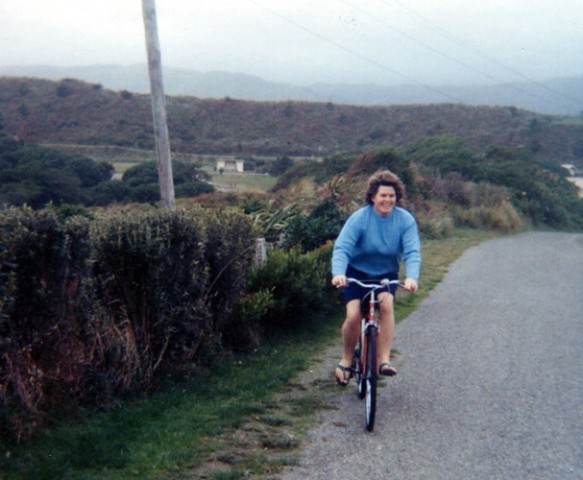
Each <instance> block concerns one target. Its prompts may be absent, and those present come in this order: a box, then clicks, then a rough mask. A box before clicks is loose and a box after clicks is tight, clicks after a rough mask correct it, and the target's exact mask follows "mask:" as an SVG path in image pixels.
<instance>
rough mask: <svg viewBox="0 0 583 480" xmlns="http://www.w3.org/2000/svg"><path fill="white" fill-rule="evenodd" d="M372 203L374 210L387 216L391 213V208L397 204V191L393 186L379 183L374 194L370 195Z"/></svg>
mask: <svg viewBox="0 0 583 480" xmlns="http://www.w3.org/2000/svg"><path fill="white" fill-rule="evenodd" d="M372 204H373V206H374V209H375V212H377V213H378V214H379V215H381V216H383V217H388V216H389V215H390V214H391V213H393V209H394V208H395V205H396V204H397V192H396V191H395V188H394V187H389V186H386V185H381V186H380V187H379V189H378V191H377V193H376V194H375V196H374V197H372Z"/></svg>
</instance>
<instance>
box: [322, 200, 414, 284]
mask: <svg viewBox="0 0 583 480" xmlns="http://www.w3.org/2000/svg"><path fill="white" fill-rule="evenodd" d="M401 259H403V260H404V261H405V265H406V268H407V278H412V279H414V280H416V281H419V269H420V266H421V248H420V242H419V234H418V231H417V223H416V222H415V219H414V218H413V215H411V214H410V213H409V212H408V211H407V210H404V209H403V208H400V207H395V208H394V209H393V212H392V213H391V215H389V216H388V217H383V216H381V215H379V214H377V213H376V212H375V210H374V207H373V206H372V205H367V206H366V207H363V208H361V209H359V210H357V211H356V212H354V213H353V214H352V215H351V216H350V218H349V219H348V220H347V221H346V223H345V224H344V227H342V230H341V231H340V234H339V235H338V238H337V239H336V242H335V244H334V251H333V254H332V275H333V276H336V275H345V274H346V269H347V267H348V265H350V266H352V267H353V268H356V269H357V270H360V271H361V272H364V273H366V274H368V275H370V276H371V277H375V276H379V275H382V274H384V273H388V272H391V273H398V272H399V265H400V262H401Z"/></svg>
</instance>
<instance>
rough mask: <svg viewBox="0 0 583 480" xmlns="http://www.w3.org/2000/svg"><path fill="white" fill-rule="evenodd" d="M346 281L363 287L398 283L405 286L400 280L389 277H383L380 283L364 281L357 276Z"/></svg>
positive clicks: (379, 286)
mask: <svg viewBox="0 0 583 480" xmlns="http://www.w3.org/2000/svg"><path fill="white" fill-rule="evenodd" d="M346 281H347V282H349V283H356V284H358V285H360V286H361V287H363V288H383V287H388V286H389V285H398V286H399V287H404V286H405V284H404V283H403V282H401V281H400V280H389V279H388V278H383V279H382V280H380V283H363V282H361V281H360V280H358V279H356V278H347V279H346Z"/></svg>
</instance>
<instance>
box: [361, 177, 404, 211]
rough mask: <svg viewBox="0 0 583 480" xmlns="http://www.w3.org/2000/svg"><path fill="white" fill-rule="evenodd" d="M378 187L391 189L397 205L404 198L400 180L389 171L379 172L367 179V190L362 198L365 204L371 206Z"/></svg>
mask: <svg viewBox="0 0 583 480" xmlns="http://www.w3.org/2000/svg"><path fill="white" fill-rule="evenodd" d="M379 187H393V188H394V189H395V193H396V194H397V203H401V200H402V199H403V198H404V196H405V185H403V182H402V181H401V179H400V178H399V177H398V176H397V175H395V174H394V173H393V172H391V171H390V170H381V171H380V172H376V173H375V174H374V175H373V176H372V177H370V178H369V179H368V188H367V190H366V195H365V197H364V200H365V202H366V203H368V204H371V205H372V203H373V202H372V199H373V197H374V196H375V195H376V194H377V192H378V191H379Z"/></svg>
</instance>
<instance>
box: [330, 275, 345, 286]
mask: <svg viewBox="0 0 583 480" xmlns="http://www.w3.org/2000/svg"><path fill="white" fill-rule="evenodd" d="M332 285H334V286H335V287H336V288H340V287H346V286H347V285H348V280H347V279H346V275H336V276H335V277H334V278H332Z"/></svg>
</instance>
